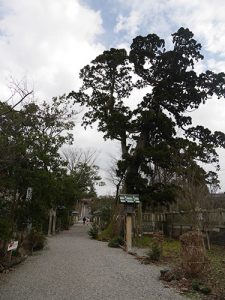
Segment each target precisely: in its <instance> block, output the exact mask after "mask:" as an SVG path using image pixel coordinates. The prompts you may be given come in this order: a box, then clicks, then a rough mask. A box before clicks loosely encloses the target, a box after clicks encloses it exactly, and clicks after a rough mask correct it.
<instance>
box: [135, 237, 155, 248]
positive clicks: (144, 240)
mask: <svg viewBox="0 0 225 300" xmlns="http://www.w3.org/2000/svg"><path fill="white" fill-rule="evenodd" d="M152 242H153V239H152V237H150V236H144V235H143V236H142V237H136V238H134V239H133V246H134V247H137V248H148V247H151V245H152Z"/></svg>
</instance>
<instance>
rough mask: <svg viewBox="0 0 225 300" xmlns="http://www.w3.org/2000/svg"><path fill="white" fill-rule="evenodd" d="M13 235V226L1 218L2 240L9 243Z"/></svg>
mask: <svg viewBox="0 0 225 300" xmlns="http://www.w3.org/2000/svg"><path fill="white" fill-rule="evenodd" d="M11 235H12V231H11V224H10V223H9V221H7V220H5V219H2V218H0V240H2V241H8V240H10V238H11Z"/></svg>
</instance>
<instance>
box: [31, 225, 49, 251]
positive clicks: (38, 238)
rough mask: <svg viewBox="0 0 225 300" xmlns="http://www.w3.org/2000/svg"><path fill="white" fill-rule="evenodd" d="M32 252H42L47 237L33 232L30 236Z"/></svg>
mask: <svg viewBox="0 0 225 300" xmlns="http://www.w3.org/2000/svg"><path fill="white" fill-rule="evenodd" d="M28 241H29V244H30V250H31V251H33V250H34V251H37V250H42V249H43V248H44V246H45V244H46V237H45V235H44V234H43V233H41V232H38V231H36V230H32V231H31V232H30V233H29V235H28Z"/></svg>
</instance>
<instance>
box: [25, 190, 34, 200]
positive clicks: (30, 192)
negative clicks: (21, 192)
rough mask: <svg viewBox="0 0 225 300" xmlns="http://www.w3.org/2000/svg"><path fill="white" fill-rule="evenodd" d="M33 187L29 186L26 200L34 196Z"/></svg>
mask: <svg viewBox="0 0 225 300" xmlns="http://www.w3.org/2000/svg"><path fill="white" fill-rule="evenodd" d="M32 190H33V189H32V187H28V188H27V195H26V201H30V200H31V198H32Z"/></svg>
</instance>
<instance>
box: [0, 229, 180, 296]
mask: <svg viewBox="0 0 225 300" xmlns="http://www.w3.org/2000/svg"><path fill="white" fill-rule="evenodd" d="M87 228H88V226H83V225H75V226H74V227H73V228H72V229H71V230H69V231H67V232H63V233H61V234H59V235H56V236H54V237H51V238H49V239H48V247H47V249H46V250H44V251H42V252H40V253H38V254H35V255H34V256H32V257H29V258H28V259H27V260H26V261H25V262H24V263H22V264H21V265H19V266H18V267H17V268H16V270H15V271H12V272H10V273H9V274H7V275H4V281H3V282H1V283H0V299H4V300H5V299H7V300H11V299H13V300H27V299H34V300H39V299H40V300H48V299H52V300H55V299H57V300H64V299H65V300H70V299H71V300H72V299H78V300H86V299H90V300H95V299H96V300H97V299H98V300H108V299H109V300H110V299H114V300H120V299H121V300H122V299H123V300H128V299H129V300H139V299H145V300H148V299H149V300H150V299H152V300H158V299H162V300H166V299H171V300H182V299H185V298H183V297H182V296H180V295H179V294H177V293H176V292H175V291H174V290H172V289H167V288H164V287H163V284H162V283H161V282H160V281H158V280H157V277H158V275H159V268H158V267H155V266H152V265H141V264H140V263H139V262H138V261H137V260H135V259H134V257H132V256H131V255H128V254H126V253H125V252H123V251H122V250H120V249H113V248H108V247H107V244H106V243H101V242H98V241H94V240H91V239H89V237H88V236H87Z"/></svg>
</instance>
